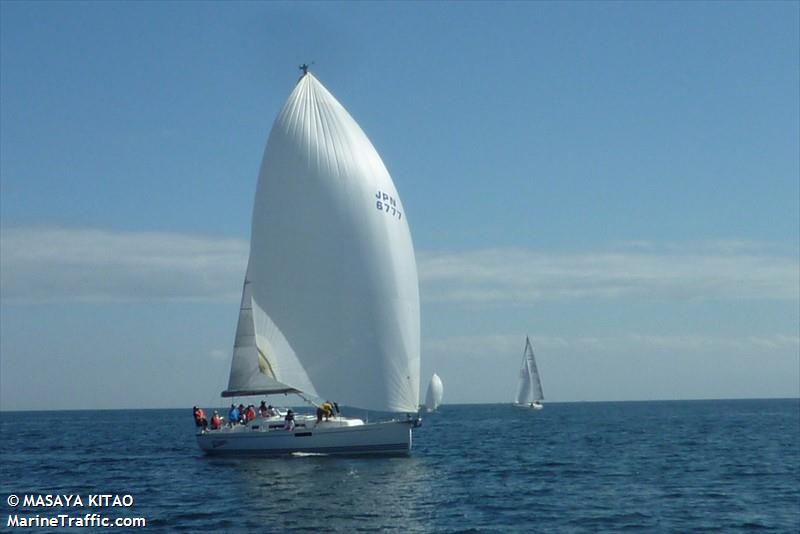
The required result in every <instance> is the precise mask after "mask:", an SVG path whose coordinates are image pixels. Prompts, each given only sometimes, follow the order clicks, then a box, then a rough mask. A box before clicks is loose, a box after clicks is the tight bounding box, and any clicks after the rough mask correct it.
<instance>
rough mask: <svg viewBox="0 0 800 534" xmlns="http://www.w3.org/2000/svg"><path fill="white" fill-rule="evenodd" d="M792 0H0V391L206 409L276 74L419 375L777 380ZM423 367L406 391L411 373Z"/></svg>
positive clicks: (90, 402)
mask: <svg viewBox="0 0 800 534" xmlns="http://www.w3.org/2000/svg"><path fill="white" fill-rule="evenodd" d="M799 27H800V4H798V3H797V2H708V3H706V2H675V3H671V2H557V3H548V2H529V3H528V2H509V3H503V2H486V3H483V2H425V3H422V2H407V3H395V2H375V3H366V2H353V3H349V2H324V3H315V2H299V3H281V2H264V3H258V2H254V3H250V2H247V3H237V2H226V3H222V2H220V3H215V2H204V3H190V2H140V3H133V2H124V3H123V2H119V3H107V2H98V3H94V2H69V3H68V2H53V3H51V2H35V3H23V2H2V3H0V409H2V410H24V409H52V408H65V409H66V408H70V409H73V408H74V409H86V408H159V407H186V406H190V405H193V404H201V405H207V406H212V405H219V404H220V403H221V401H220V399H219V392H220V391H221V390H222V389H224V387H225V386H226V384H227V375H228V368H229V365H230V355H231V351H232V343H233V337H234V333H235V328H236V320H237V316H238V307H239V298H240V292H241V281H242V278H243V275H244V269H245V265H246V261H247V255H248V248H249V235H250V218H251V214H252V203H253V196H254V192H255V186H256V178H257V174H258V168H259V165H260V161H261V157H262V153H263V150H264V145H265V143H266V139H267V136H268V133H269V130H270V127H271V124H272V122H273V120H274V118H275V116H276V115H277V113H278V111H279V110H280V108H281V106H282V105H283V102H284V101H285V100H286V98H287V97H288V95H289V93H290V91H291V90H292V88H293V85H294V83H295V81H296V80H297V77H298V75H299V71H298V70H297V66H298V65H299V64H301V63H309V64H311V69H312V71H313V72H314V74H315V76H316V77H317V78H318V79H319V80H320V81H321V82H322V83H323V84H324V85H325V86H326V87H327V88H328V89H329V90H330V91H331V92H332V93H333V94H334V96H336V98H337V99H338V100H339V101H340V102H341V103H342V104H343V105H344V106H345V107H346V108H347V109H348V111H349V112H350V114H351V115H352V116H353V117H354V118H355V119H356V121H357V122H358V123H359V124H360V125H361V127H362V128H363V130H364V131H365V132H366V134H367V135H368V136H369V138H370V139H371V141H372V143H373V144H374V145H375V147H376V149H377V150H378V152H379V153H380V154H381V157H382V158H383V160H384V163H385V164H386V166H387V168H388V169H389V172H390V173H391V175H392V177H393V179H394V181H395V184H396V186H397V189H398V191H399V193H400V195H401V197H402V199H403V205H404V206H405V210H406V215H407V220H408V222H409V225H410V228H411V234H412V238H413V240H414V246H415V251H416V256H417V264H418V270H419V278H420V299H421V308H422V309H421V312H422V317H421V330H422V355H421V358H422V369H421V384H422V386H423V389H424V386H425V384H427V382H428V379H429V378H430V376H431V374H432V373H433V372H436V373H437V374H438V375H439V376H440V377H441V378H442V381H443V383H444V402H445V403H492V402H510V401H511V400H512V399H513V397H514V393H515V388H516V385H517V377H518V370H519V366H520V363H521V361H522V352H523V348H524V345H525V336H526V335H528V336H530V337H531V340H532V343H533V347H534V350H535V352H536V357H537V362H538V365H539V369H540V372H541V375H542V382H543V386H544V393H545V397H546V399H547V400H548V401H553V402H559V401H614V400H651V399H704V398H761V397H798V396H800V245H799V243H800V150H799V149H798V146H800V96H799V95H800V82H799V78H800V52H799V51H800V28H799ZM424 394H425V392H424V391H421V392H420V395H421V397H422V398H424Z"/></svg>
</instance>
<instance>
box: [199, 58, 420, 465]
mask: <svg viewBox="0 0 800 534" xmlns="http://www.w3.org/2000/svg"><path fill="white" fill-rule="evenodd" d="M301 69H303V75H302V76H301V78H300V80H299V81H298V82H297V85H296V86H295V88H294V90H293V91H292V93H291V94H290V95H289V98H288V100H287V101H286V103H285V104H284V106H283V109H282V110H281V112H280V114H279V115H278V117H277V118H276V119H275V122H274V124H273V126H272V131H271V132H270V136H269V140H268V141H267V146H266V149H265V151H264V158H263V161H262V164H261V170H260V173H259V178H258V187H257V189H256V196H255V205H254V208H253V220H252V228H251V241H250V258H249V261H248V265H247V272H246V274H245V279H244V284H243V287H242V301H241V307H240V311H239V320H238V326H237V329H236V338H235V342H234V349H233V358H232V361H231V370H230V378H229V381H228V388H227V390H226V391H224V392H223V393H222V396H223V397H241V396H247V395H260V396H261V395H269V394H277V393H284V394H285V393H295V394H298V395H300V396H301V397H302V398H303V399H304V400H305V401H307V402H309V403H311V404H314V405H316V406H321V403H322V400H323V399H331V400H333V401H336V403H337V407H338V405H339V404H340V405H343V406H350V407H355V408H362V409H366V410H372V411H381V412H395V413H406V414H407V416H406V417H404V418H402V419H399V420H393V421H388V422H378V423H364V421H362V420H361V419H355V418H346V417H341V416H338V415H334V416H333V417H330V418H326V419H325V420H322V421H320V422H318V421H317V418H315V417H314V416H302V417H301V416H295V420H294V428H292V425H291V424H288V421H287V424H286V425H284V421H283V419H282V418H281V417H280V416H274V415H273V416H270V417H263V418H262V417H257V418H256V419H254V420H252V421H250V422H248V423H247V424H246V425H234V426H232V427H230V428H221V429H216V430H208V431H206V430H201V431H200V432H198V434H197V441H198V444H199V446H200V448H201V449H203V450H204V451H205V452H207V453H213V454H223V453H228V454H242V453H251V454H267V455H268V454H284V453H293V452H302V453H309V452H311V453H331V454H335V453H343V454H361V453H364V454H367V453H370V454H375V453H378V454H385V453H389V454H397V453H400V454H408V452H409V451H410V450H411V428H412V427H414V426H417V425H418V423H419V420H418V419H417V418H416V412H417V402H418V398H419V397H418V395H419V369H420V323H419V286H418V281H417V266H416V262H415V259H414V249H413V245H412V242H411V234H410V232H409V228H408V222H407V218H406V211H405V209H404V208H403V205H402V203H401V202H400V197H399V195H398V194H397V190H396V189H395V186H394V183H393V182H392V178H391V176H390V175H389V172H388V171H387V170H386V167H385V166H384V164H383V161H381V158H380V156H379V155H378V153H377V152H376V150H375V148H374V147H373V145H372V143H371V142H370V141H369V139H368V138H367V136H366V135H365V134H364V132H363V131H362V130H361V128H360V127H359V126H358V124H357V123H356V122H355V120H353V118H352V117H351V116H350V114H349V113H348V112H347V111H346V110H345V109H344V107H343V106H342V105H341V104H340V103H339V102H338V101H337V100H336V99H335V98H334V97H333V95H331V93H330V92H328V90H327V89H326V88H325V87H323V85H322V84H321V83H320V82H319V81H318V80H317V79H316V78H315V77H314V76H313V75H312V74H311V73H309V72H307V70H308V67H307V66H305V65H303V66H302V67H301ZM313 399H317V400H316V401H315V400H313ZM337 411H338V410H337ZM412 414H414V416H412Z"/></svg>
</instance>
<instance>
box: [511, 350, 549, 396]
mask: <svg viewBox="0 0 800 534" xmlns="http://www.w3.org/2000/svg"><path fill="white" fill-rule="evenodd" d="M543 400H544V392H543V391H542V381H541V380H540V378H539V369H538V367H537V366H536V357H535V356H534V355H533V347H532V346H531V340H530V339H529V338H528V337H527V336H526V337H525V350H524V351H523V354H522V366H521V368H520V370H519V385H518V386H517V396H516V399H515V401H514V405H515V406H519V407H523V408H533V409H535V410H540V409H542V407H543V406H542V401H543Z"/></svg>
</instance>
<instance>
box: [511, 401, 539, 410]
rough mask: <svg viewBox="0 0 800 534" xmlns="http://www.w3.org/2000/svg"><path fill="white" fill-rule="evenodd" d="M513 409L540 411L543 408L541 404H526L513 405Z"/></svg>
mask: <svg viewBox="0 0 800 534" xmlns="http://www.w3.org/2000/svg"><path fill="white" fill-rule="evenodd" d="M513 406H514V407H515V408H522V409H523V410H541V409H542V408H544V406H543V405H542V404H541V403H538V402H533V403H528V404H519V403H514V405H513Z"/></svg>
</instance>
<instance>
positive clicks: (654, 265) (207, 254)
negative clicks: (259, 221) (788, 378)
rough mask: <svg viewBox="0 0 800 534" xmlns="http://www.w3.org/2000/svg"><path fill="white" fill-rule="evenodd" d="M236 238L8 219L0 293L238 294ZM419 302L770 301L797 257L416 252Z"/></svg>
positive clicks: (243, 246)
mask: <svg viewBox="0 0 800 534" xmlns="http://www.w3.org/2000/svg"><path fill="white" fill-rule="evenodd" d="M247 252H248V243H247V241H246V240H244V239H232V238H213V237H204V236H192V235H183V234H175V233H162V232H113V231H106V230H92V229H64V228H7V229H3V230H2V233H1V234H0V294H2V297H3V299H4V300H5V301H45V300H73V301H75V300H83V301H126V300H191V299H201V300H236V299H238V298H239V293H240V288H241V280H242V276H243V274H244V269H245V266H246V262H247ZM417 261H418V265H419V275H420V292H421V296H422V299H423V301H425V302H429V303H436V302H444V303H453V304H469V303H476V304H503V305H508V304H527V303H531V302H536V301H542V300H551V301H553V300H576V299H586V298H593V299H597V298H601V299H618V298H639V299H683V300H688V299H717V300H741V299H769V300H792V299H794V300H796V299H798V298H799V295H800V281H799V280H800V267H799V266H798V261H797V255H796V253H795V254H794V255H786V254H783V255H782V254H778V253H776V252H774V251H769V250H768V249H766V248H765V247H763V246H759V245H758V244H754V243H748V242H737V241H722V242H714V243H702V244H692V245H691V246H686V245H684V246H680V247H679V246H677V245H671V246H670V245H668V246H660V247H659V246H656V245H653V244H651V243H646V242H637V243H632V244H627V245H625V246H624V247H623V248H622V249H620V248H619V247H617V248H615V249H614V250H612V251H605V252H585V253H564V252H546V251H533V250H527V249H489V250H486V249H484V250H474V251H461V252H458V251H456V252H430V251H421V252H419V253H418V254H417Z"/></svg>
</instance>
